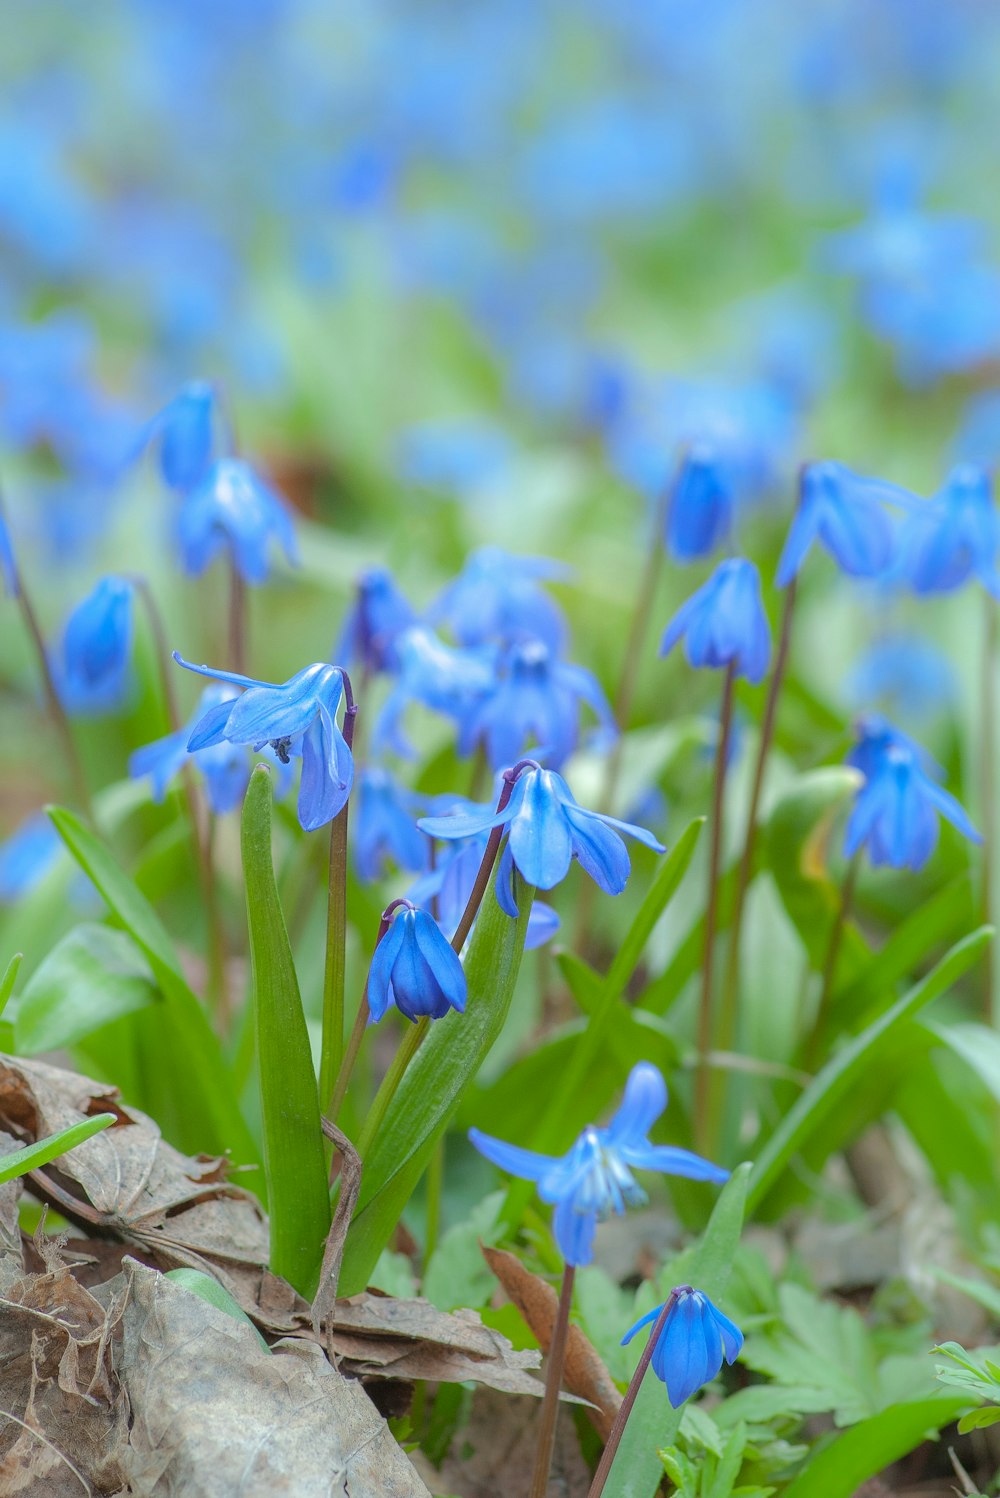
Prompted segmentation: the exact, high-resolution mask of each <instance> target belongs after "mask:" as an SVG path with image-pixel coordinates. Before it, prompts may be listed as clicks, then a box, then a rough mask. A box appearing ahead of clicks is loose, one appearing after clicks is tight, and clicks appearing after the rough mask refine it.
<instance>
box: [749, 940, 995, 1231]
mask: <svg viewBox="0 0 1000 1498" xmlns="http://www.w3.org/2000/svg"><path fill="white" fill-rule="evenodd" d="M992 935H993V933H992V929H991V928H990V927H988V926H983V927H981V928H980V929H979V930H978V931H974V932H973V933H972V934H971V935H970V936H967V937H966V938H965V939H964V940H963V941H960V942H958V943H957V944H956V945H955V946H954V947H952V949H951V951H950V952H948V954H947V955H946V956H945V957H943V958H942V959H941V961H940V962H939V963H938V965H937V967H935V968H934V969H933V971H932V972H930V973H929V974H928V975H927V977H926V978H924V979H923V980H922V981H921V982H920V983H918V984H916V985H915V987H913V988H911V989H910V991H909V992H908V993H906V994H904V995H903V997H902V998H900V999H898V1000H897V1001H896V1003H895V1004H893V1006H892V1008H891V1009H889V1010H887V1012H886V1013H885V1014H883V1015H881V1016H880V1017H879V1018H878V1019H877V1020H875V1021H874V1022H873V1023H872V1024H871V1025H869V1026H868V1028H867V1029H866V1030H864V1031H862V1033H861V1034H860V1035H858V1036H856V1037H855V1038H854V1039H853V1040H851V1041H849V1042H848V1043H847V1044H846V1045H845V1046H844V1047H843V1048H842V1049H841V1050H839V1051H838V1052H837V1053H836V1054H835V1055H834V1056H833V1057H832V1058H831V1059H830V1060H829V1061H828V1062H827V1063H826V1065H825V1066H824V1067H823V1069H822V1071H820V1072H818V1073H817V1075H816V1076H815V1077H814V1078H813V1080H812V1082H811V1083H810V1084H809V1086H808V1087H807V1088H806V1090H805V1091H804V1092H803V1093H802V1095H801V1096H800V1097H799V1098H798V1099H797V1100H796V1102H795V1103H794V1104H793V1105H792V1107H791V1108H790V1109H789V1111H788V1113H787V1114H786V1115H785V1117H784V1118H783V1119H782V1121H781V1123H780V1124H779V1126H778V1128H777V1129H776V1130H775V1132H774V1133H773V1134H772V1135H771V1138H770V1139H769V1140H768V1141H767V1143H766V1144H765V1146H764V1148H763V1150H762V1151H761V1153H760V1154H759V1155H758V1157H757V1162H756V1165H755V1168H754V1173H753V1179H752V1180H751V1183H750V1194H749V1201H748V1210H750V1211H754V1210H755V1209H756V1208H757V1207H758V1206H759V1205H760V1203H761V1202H762V1201H763V1200H764V1198H765V1196H766V1195H767V1193H768V1192H769V1191H770V1190H771V1188H772V1187H773V1186H774V1185H775V1184H776V1182H777V1181H778V1178H779V1177H780V1176H781V1174H782V1172H783V1171H784V1170H786V1169H787V1167H788V1166H789V1164H790V1163H791V1162H792V1160H793V1159H794V1158H795V1156H796V1155H797V1154H799V1153H800V1152H801V1151H802V1149H803V1147H804V1146H805V1144H806V1142H807V1141H808V1140H809V1139H811V1137H812V1136H813V1135H814V1134H815V1133H816V1132H817V1130H818V1129H820V1128H821V1126H822V1125H823V1124H824V1123H825V1121H826V1120H827V1119H828V1118H829V1117H830V1115H831V1113H832V1112H833V1111H834V1110H835V1109H836V1108H837V1106H838V1104H839V1103H840V1101H841V1099H842V1098H844V1096H845V1095H846V1094H847V1093H848V1092H850V1091H851V1090H852V1089H853V1088H855V1087H857V1086H858V1084H859V1081H860V1079H861V1078H862V1076H864V1075H865V1073H866V1072H868V1071H869V1070H870V1069H871V1067H872V1066H874V1065H875V1064H877V1062H878V1059H879V1056H880V1055H882V1054H883V1053H884V1051H885V1048H886V1046H887V1045H888V1043H889V1042H890V1041H891V1040H893V1039H894V1038H895V1036H896V1034H897V1032H898V1031H899V1030H900V1028H901V1027H902V1026H904V1025H905V1024H906V1023H907V1022H908V1021H909V1020H911V1019H912V1018H913V1017H914V1015H916V1014H919V1012H920V1010H921V1009H923V1008H924V1007H925V1006H926V1005H927V1004H930V1003H931V1002H932V1001H933V1000H934V999H936V998H937V997H938V996H939V995H940V994H942V993H944V992H945V991H946V990H947V989H949V988H950V987H951V986H952V984H953V983H955V982H957V981H958V979H959V978H960V977H961V976H962V974H963V973H965V972H967V971H968V969H969V968H970V967H971V966H972V965H973V963H974V962H975V961H976V960H977V958H978V957H979V956H980V955H981V953H982V952H983V950H984V948H985V947H986V944H987V943H988V942H989V941H990V940H991V939H992Z"/></svg>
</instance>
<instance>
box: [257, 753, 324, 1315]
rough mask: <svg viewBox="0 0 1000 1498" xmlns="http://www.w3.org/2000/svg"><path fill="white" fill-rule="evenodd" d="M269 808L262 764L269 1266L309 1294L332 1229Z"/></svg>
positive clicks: (260, 1030) (261, 979)
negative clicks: (272, 842)
mask: <svg viewBox="0 0 1000 1498" xmlns="http://www.w3.org/2000/svg"><path fill="white" fill-rule="evenodd" d="M271 805H272V800H271V776H270V771H269V770H268V769H267V766H266V765H258V766H257V768H256V770H254V772H253V774H252V775H251V776H250V784H249V786H248V787H247V794H246V800H245V801H244V803H243V821H242V848H243V877H244V881H245V884H246V897H247V920H248V922H249V927H250V959H251V964H252V968H253V1017H254V1036H255V1040H256V1049H257V1078H258V1083H259V1086H260V1102H261V1116H262V1119H263V1126H264V1173H265V1176H266V1179H267V1204H268V1213H269V1220H270V1228H271V1250H270V1263H271V1269H272V1271H273V1273H275V1274H280V1275H282V1276H283V1278H284V1279H286V1280H288V1282H289V1284H291V1285H294V1286H295V1288H296V1290H298V1291H299V1292H300V1293H301V1294H302V1295H304V1296H306V1298H307V1299H309V1298H311V1297H312V1296H313V1295H314V1294H315V1291H316V1285H317V1282H318V1279H319V1270H320V1265H321V1263H322V1260H323V1245H324V1242H325V1240H326V1235H327V1233H328V1232H329V1230H330V1193H329V1187H328V1185H327V1178H326V1162H325V1157H324V1152H323V1134H322V1128H321V1125H320V1113H319V1094H318V1092H317V1089H316V1074H315V1072H314V1071H313V1064H312V1054H311V1052H310V1049H309V1033H308V1030H307V1029H306V1019H305V1015H304V1013H303V1011H302V999H301V996H300V994H299V981H298V977H297V976H296V972H295V963H294V961H293V959H292V949H291V946H290V945H289V941H288V932H287V931H286V929H285V918H284V916H283V914H282V911H281V904H280V902H279V900H278V889H277V885H276V884H275V880H274V865H273V862H272V858H271Z"/></svg>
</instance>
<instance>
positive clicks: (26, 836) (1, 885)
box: [0, 812, 63, 905]
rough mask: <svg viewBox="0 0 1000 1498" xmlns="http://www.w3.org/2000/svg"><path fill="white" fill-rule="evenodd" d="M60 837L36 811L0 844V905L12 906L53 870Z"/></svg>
mask: <svg viewBox="0 0 1000 1498" xmlns="http://www.w3.org/2000/svg"><path fill="white" fill-rule="evenodd" d="M62 846H63V843H62V838H61V837H60V836H59V834H58V832H57V831H56V829H55V828H54V827H53V825H52V823H51V822H50V821H49V819H48V817H47V816H46V815H45V814H44V812H36V813H35V814H34V815H33V816H30V817H28V818H27V820H26V821H24V822H22V823H21V825H20V827H18V829H17V831H16V832H13V833H12V834H11V835H10V837H8V838H7V839H6V840H5V841H4V842H2V843H0V904H2V905H12V904H13V903H14V902H15V901H16V900H19V899H20V898H21V897H22V895H27V894H30V893H31V891H32V890H33V889H34V888H35V887H36V886H37V885H39V884H41V882H42V880H43V879H44V878H45V876H46V874H48V873H49V871H50V870H51V869H53V868H54V867H55V864H56V861H57V860H58V857H59V852H60V849H61V848H62Z"/></svg>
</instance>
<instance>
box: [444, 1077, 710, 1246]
mask: <svg viewBox="0 0 1000 1498" xmlns="http://www.w3.org/2000/svg"><path fill="white" fill-rule="evenodd" d="M666 1106H667V1086H666V1083H665V1082H664V1080H663V1078H662V1076H661V1075H660V1073H659V1072H658V1071H657V1069H656V1067H655V1066H652V1065H651V1064H650V1063H649V1062H648V1061H640V1062H639V1064H638V1065H637V1066H634V1067H633V1068H632V1070H631V1072H630V1073H629V1077H628V1081H627V1082H626V1084H625V1096H624V1098H623V1099H622V1104H621V1107H620V1108H619V1109H618V1111H617V1113H616V1114H615V1115H614V1117H613V1118H612V1120H611V1122H610V1123H609V1124H607V1125H606V1126H605V1127H604V1128H595V1127H594V1125H593V1124H590V1125H588V1127H587V1128H585V1129H584V1131H583V1133H582V1134H581V1135H580V1137H579V1138H578V1139H577V1141H576V1143H575V1144H574V1145H573V1146H572V1148H571V1149H570V1150H569V1151H568V1153H567V1154H565V1155H560V1156H555V1155H539V1154H536V1153H535V1151H534V1150H527V1149H521V1148H520V1147H519V1146H517V1145H514V1144H506V1143H505V1142H504V1141H503V1140H502V1139H494V1138H493V1137H492V1136H491V1135H489V1134H484V1133H482V1132H481V1131H480V1130H479V1129H470V1130H469V1139H470V1140H471V1141H472V1143H473V1144H474V1145H475V1147H476V1149H477V1150H478V1151H479V1153H480V1154H481V1155H485V1156H486V1158H487V1160H492V1162H493V1164H494V1165H499V1166H500V1168H501V1170H506V1171H509V1172H510V1174H511V1175H516V1176H520V1177H521V1179H522V1180H525V1181H535V1182H536V1183H537V1185H538V1195H539V1196H540V1197H541V1199H542V1201H543V1202H548V1203H550V1205H553V1206H554V1207H555V1209H556V1210H555V1213H554V1215H553V1230H554V1232H555V1236H556V1242H557V1243H558V1244H559V1250H560V1252H561V1254H562V1256H563V1258H564V1259H565V1260H566V1263H567V1264H576V1265H580V1264H589V1263H590V1261H591V1259H592V1257H593V1247H594V1230H595V1228H596V1227H597V1224H598V1222H604V1221H605V1220H606V1219H607V1218H608V1217H610V1216H611V1215H612V1213H617V1214H618V1215H619V1216H620V1215H621V1214H622V1213H623V1212H624V1211H625V1208H626V1207H627V1206H629V1207H637V1206H642V1205H644V1203H645V1202H646V1193H645V1192H644V1191H643V1189H642V1187H641V1186H640V1185H639V1183H638V1182H637V1181H636V1179H635V1177H634V1175H633V1174H632V1171H633V1170H634V1169H638V1170H657V1171H661V1172H662V1173H663V1174H665V1175H675V1176H685V1177H687V1179H688V1180H693V1181H714V1182H716V1183H717V1184H721V1183H722V1182H723V1181H726V1180H728V1178H729V1172H728V1171H727V1170H723V1169H722V1168H721V1167H720V1166H718V1165H712V1164H711V1163H710V1162H709V1161H708V1160H702V1159H701V1158H700V1156H698V1155H694V1154H692V1153H691V1152H690V1151H689V1150H684V1149H678V1148H677V1147H676V1146H675V1145H671V1144H652V1143H651V1142H650V1140H649V1137H648V1136H649V1131H650V1129H651V1128H652V1126H653V1124H654V1123H655V1122H656V1120H657V1119H658V1118H659V1116H660V1114H661V1113H662V1112H663V1110H664V1108H665V1107H666Z"/></svg>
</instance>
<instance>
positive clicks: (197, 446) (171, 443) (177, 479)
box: [142, 380, 219, 494]
mask: <svg viewBox="0 0 1000 1498" xmlns="http://www.w3.org/2000/svg"><path fill="white" fill-rule="evenodd" d="M218 405H219V398H218V392H217V390H216V388H215V386H214V385H212V384H210V383H209V382H208V381H207V380H191V381H189V383H188V384H186V385H184V386H182V387H181V389H180V390H179V391H178V392H177V394H176V395H175V396H174V398H173V400H171V401H168V402H167V404H166V405H165V406H164V407H163V409H162V411H158V412H157V414H156V415H155V416H154V417H153V418H152V420H151V421H149V422H148V423H147V425H146V427H145V428H144V430H143V433H142V445H143V446H144V447H145V446H148V445H149V444H150V443H153V442H158V443H159V449H160V472H161V473H162V475H163V480H164V482H165V483H166V484H167V485H168V487H169V488H171V489H175V490H177V491H178V492H179V493H181V494H186V493H187V492H188V490H190V489H193V488H194V487H195V485H196V484H198V483H200V481H201V480H202V479H203V478H204V477H205V475H206V473H207V472H208V469H209V467H210V466H211V463H212V460H213V457H214V455H215V438H216V431H215V428H216V425H217V418H218Z"/></svg>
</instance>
